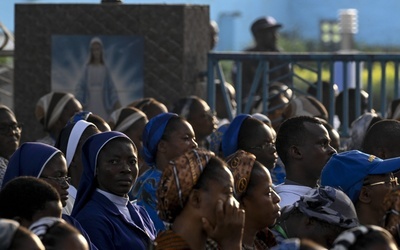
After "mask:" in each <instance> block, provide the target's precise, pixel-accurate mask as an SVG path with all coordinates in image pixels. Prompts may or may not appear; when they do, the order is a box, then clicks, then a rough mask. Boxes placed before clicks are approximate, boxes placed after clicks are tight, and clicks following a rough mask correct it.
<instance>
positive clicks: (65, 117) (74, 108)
mask: <svg viewBox="0 0 400 250" xmlns="http://www.w3.org/2000/svg"><path fill="white" fill-rule="evenodd" d="M81 111H82V105H81V103H80V102H79V101H78V100H76V99H75V98H73V99H71V100H69V102H68V103H67V104H66V105H65V108H64V110H63V112H62V113H61V115H60V118H59V123H60V124H61V126H62V127H61V128H63V127H64V126H65V125H66V124H67V123H68V121H69V119H70V118H71V117H72V116H73V115H74V114H75V113H78V112H81Z"/></svg>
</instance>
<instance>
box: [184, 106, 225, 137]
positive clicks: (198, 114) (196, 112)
mask: <svg viewBox="0 0 400 250" xmlns="http://www.w3.org/2000/svg"><path fill="white" fill-rule="evenodd" d="M191 110H192V111H191V113H190V115H189V116H188V119H187V120H188V122H189V123H190V124H191V125H192V126H193V129H194V132H195V134H196V137H197V139H198V140H202V139H204V138H205V137H207V136H208V135H210V134H211V133H212V132H213V131H214V130H215V129H217V122H218V121H217V118H216V117H215V115H214V114H213V113H212V112H211V109H210V107H209V106H208V104H207V103H206V102H205V101H203V100H194V101H193V104H192V108H191Z"/></svg>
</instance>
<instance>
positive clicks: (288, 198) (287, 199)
mask: <svg viewBox="0 0 400 250" xmlns="http://www.w3.org/2000/svg"><path fill="white" fill-rule="evenodd" d="M311 189H312V188H310V187H307V186H301V185H288V184H280V185H277V186H275V191H276V192H277V193H278V194H279V196H280V197H281V202H280V203H279V205H280V206H281V208H283V207H285V206H288V205H292V204H294V203H295V202H296V201H298V200H300V197H301V196H303V195H305V194H306V193H307V192H308V191H310V190H311Z"/></svg>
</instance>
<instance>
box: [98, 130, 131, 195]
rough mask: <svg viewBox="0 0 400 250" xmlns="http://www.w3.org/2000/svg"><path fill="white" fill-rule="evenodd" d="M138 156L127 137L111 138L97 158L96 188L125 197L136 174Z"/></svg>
mask: <svg viewBox="0 0 400 250" xmlns="http://www.w3.org/2000/svg"><path fill="white" fill-rule="evenodd" d="M138 171H139V169H138V158H137V152H136V150H135V148H134V147H133V144H132V143H131V142H129V141H128V140H127V139H123V138H121V139H119V138H118V139H114V140H111V141H110V142H109V143H107V145H105V146H104V148H103V149H102V150H101V151H100V153H99V157H98V159H97V168H96V178H97V183H98V188H99V189H101V190H104V191H106V192H109V193H111V194H114V195H118V196H122V197H126V196H127V194H128V192H129V190H130V189H131V188H132V186H133V184H134V183H135V181H136V178H137V176H138Z"/></svg>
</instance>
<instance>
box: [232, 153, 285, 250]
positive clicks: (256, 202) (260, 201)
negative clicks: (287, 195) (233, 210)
mask: <svg viewBox="0 0 400 250" xmlns="http://www.w3.org/2000/svg"><path fill="white" fill-rule="evenodd" d="M226 162H227V164H228V167H229V169H230V170H231V172H232V175H233V179H234V184H235V189H234V190H235V191H234V195H235V198H236V199H237V200H238V201H239V203H240V207H242V208H243V209H244V210H245V213H246V220H245V224H244V232H243V242H242V249H267V248H269V247H272V246H274V245H275V244H276V243H275V238H274V236H273V235H272V233H271V231H270V230H269V229H268V227H269V226H272V225H274V224H275V222H276V220H277V219H278V217H279V216H280V207H279V201H280V198H279V195H278V194H277V193H276V192H275V191H274V189H273V187H272V179H271V175H270V173H269V171H268V169H267V168H266V167H265V166H263V165H262V164H261V163H259V162H258V161H256V157H255V156H254V155H253V154H251V153H248V152H246V151H243V150H238V151H236V153H234V154H233V155H231V156H229V157H228V159H227V161H226ZM260 207H262V208H263V209H260Z"/></svg>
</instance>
